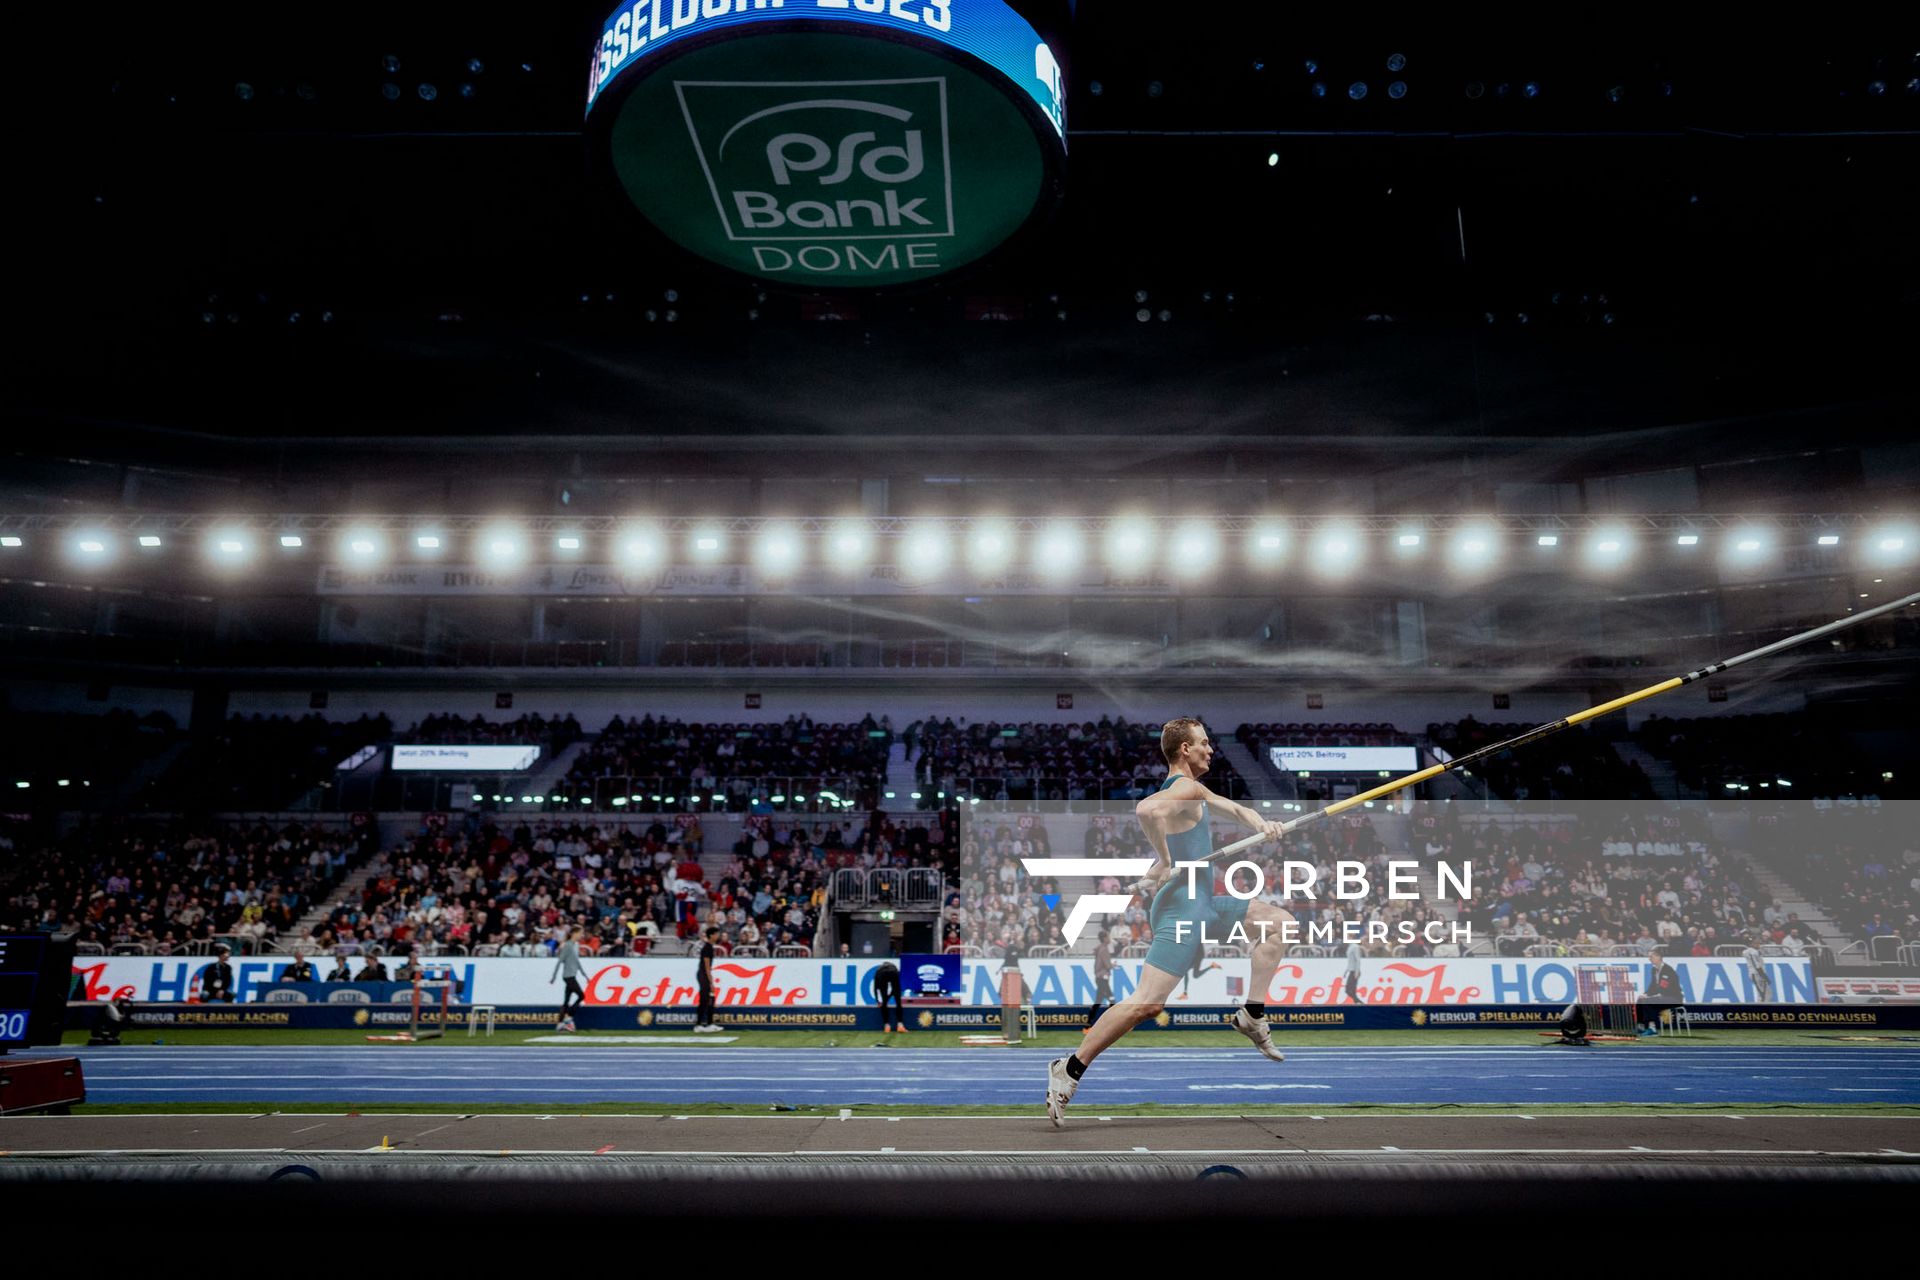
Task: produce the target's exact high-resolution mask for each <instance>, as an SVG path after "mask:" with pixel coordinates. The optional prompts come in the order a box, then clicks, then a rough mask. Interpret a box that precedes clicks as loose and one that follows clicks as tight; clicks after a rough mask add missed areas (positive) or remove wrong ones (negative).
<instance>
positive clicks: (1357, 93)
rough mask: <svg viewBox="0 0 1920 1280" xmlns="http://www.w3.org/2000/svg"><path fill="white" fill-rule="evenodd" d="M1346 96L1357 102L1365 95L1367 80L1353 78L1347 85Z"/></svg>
mask: <svg viewBox="0 0 1920 1280" xmlns="http://www.w3.org/2000/svg"><path fill="white" fill-rule="evenodd" d="M1347 96H1348V97H1349V98H1352V99H1353V100H1354V101H1355V102H1358V101H1360V99H1362V98H1364V97H1366V96H1367V82H1366V81H1365V80H1355V81H1354V82H1353V83H1352V84H1350V85H1348V86H1347Z"/></svg>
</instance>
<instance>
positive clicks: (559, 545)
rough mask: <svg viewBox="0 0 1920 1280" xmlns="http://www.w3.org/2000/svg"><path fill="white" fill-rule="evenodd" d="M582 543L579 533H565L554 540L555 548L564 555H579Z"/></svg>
mask: <svg viewBox="0 0 1920 1280" xmlns="http://www.w3.org/2000/svg"><path fill="white" fill-rule="evenodd" d="M582 545H583V544H582V542H581V541H580V535H579V534H577V533H563V534H561V535H559V536H558V537H556V538H555V539H554V540H553V549H554V550H555V551H558V552H560V553H561V554H562V555H569V556H573V555H578V554H579V553H580V548H581V546H582Z"/></svg>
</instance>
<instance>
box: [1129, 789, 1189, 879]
mask: <svg viewBox="0 0 1920 1280" xmlns="http://www.w3.org/2000/svg"><path fill="white" fill-rule="evenodd" d="M1206 792H1207V789H1206V788H1205V787H1203V786H1201V785H1200V784H1199V783H1197V782H1195V781H1194V780H1193V779H1192V778H1181V779H1179V780H1178V781H1176V782H1175V783H1174V784H1173V785H1172V786H1170V787H1168V788H1167V789H1166V790H1164V791H1156V792H1154V793H1153V794H1152V795H1150V796H1148V797H1147V798H1146V799H1144V800H1142V801H1141V802H1140V803H1139V804H1137V805H1135V806H1134V807H1133V816H1134V817H1136V818H1138V819H1139V820H1140V829H1141V830H1142V831H1143V832H1145V833H1146V837H1147V843H1148V844H1150V845H1152V846H1153V852H1154V857H1155V862H1154V864H1153V867H1152V869H1151V870H1149V871H1148V872H1147V874H1146V877H1145V879H1144V881H1143V883H1144V884H1145V885H1147V886H1148V889H1147V891H1148V892H1149V893H1151V892H1152V891H1153V890H1155V889H1158V888H1159V887H1160V886H1161V885H1163V884H1165V883H1166V881H1167V878H1168V877H1169V876H1171V875H1172V874H1173V855H1172V854H1171V853H1169V852H1167V836H1168V834H1169V833H1171V832H1173V831H1185V830H1187V829H1188V828H1189V827H1191V826H1192V825H1193V823H1194V822H1195V821H1197V820H1198V817H1199V803H1200V800H1201V799H1202V798H1203V797H1204V796H1205V795H1206ZM1183 822H1184V825H1182V823H1183Z"/></svg>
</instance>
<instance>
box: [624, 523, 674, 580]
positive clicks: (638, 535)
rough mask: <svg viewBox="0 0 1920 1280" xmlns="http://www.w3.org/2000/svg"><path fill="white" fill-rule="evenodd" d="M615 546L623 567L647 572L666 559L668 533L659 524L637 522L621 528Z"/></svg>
mask: <svg viewBox="0 0 1920 1280" xmlns="http://www.w3.org/2000/svg"><path fill="white" fill-rule="evenodd" d="M613 548H614V554H615V555H616V556H617V557H618V558H619V561H620V565H621V567H622V568H625V569H628V570H632V571H635V572H646V571H649V570H652V569H657V568H659V567H660V564H661V562H662V561H663V560H665V559H666V551H667V535H666V534H665V533H664V532H663V531H662V530H661V529H660V527H659V526H658V525H653V524H647V523H644V522H637V523H634V524H629V525H627V526H626V527H625V528H623V529H621V530H620V532H619V533H618V534H617V535H616V536H615V537H614V540H613Z"/></svg>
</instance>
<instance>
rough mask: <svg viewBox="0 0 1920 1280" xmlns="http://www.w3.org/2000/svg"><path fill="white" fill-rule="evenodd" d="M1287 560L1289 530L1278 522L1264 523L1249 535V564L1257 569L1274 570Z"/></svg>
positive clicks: (1269, 521)
mask: <svg viewBox="0 0 1920 1280" xmlns="http://www.w3.org/2000/svg"><path fill="white" fill-rule="evenodd" d="M1286 558H1287V529H1286V526H1285V525H1283V524H1280V523H1279V522H1278V521H1273V520H1268V521H1263V522H1261V523H1260V524H1257V525H1255V526H1254V527H1253V531H1252V532H1251V533H1249V534H1248V535H1247V562H1248V563H1249V564H1251V565H1253V566H1255V567H1256V568H1261V569H1273V568H1278V567H1279V566H1280V565H1281V564H1283V563H1285V561H1286Z"/></svg>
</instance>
